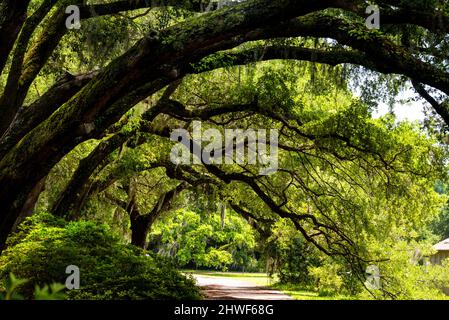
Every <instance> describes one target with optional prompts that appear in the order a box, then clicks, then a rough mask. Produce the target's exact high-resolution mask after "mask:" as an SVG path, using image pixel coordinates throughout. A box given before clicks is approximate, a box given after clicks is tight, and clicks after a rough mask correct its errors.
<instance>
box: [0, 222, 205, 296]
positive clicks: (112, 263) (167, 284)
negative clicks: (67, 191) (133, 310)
mask: <svg viewBox="0 0 449 320" xmlns="http://www.w3.org/2000/svg"><path fill="white" fill-rule="evenodd" d="M10 241H11V246H10V247H9V248H8V250H6V251H5V252H4V253H3V254H2V256H1V258H0V278H1V279H4V280H7V279H8V276H9V274H10V273H12V274H14V275H15V277H18V278H21V279H26V280H27V281H26V282H25V283H23V284H21V285H20V290H19V292H20V293H22V294H24V295H25V296H28V297H29V296H32V295H33V294H34V289H35V286H36V285H39V286H44V285H48V284H52V283H54V282H58V283H65V280H66V278H67V277H68V275H67V274H66V273H65V271H66V268H67V266H69V265H75V266H77V267H79V269H80V280H81V289H80V290H72V291H68V292H67V295H68V298H69V299H196V298H199V293H198V289H196V287H195V286H194V282H193V281H192V280H190V279H188V278H186V277H184V276H183V275H181V274H180V273H179V272H178V271H176V270H175V269H174V267H173V266H172V265H170V264H169V263H167V262H164V261H163V260H162V259H160V258H157V257H151V256H148V255H146V254H144V252H143V251H142V250H140V249H138V248H136V247H133V246H129V245H125V244H123V243H122V241H121V240H120V239H119V238H117V237H116V236H115V235H113V234H112V233H111V231H110V230H109V229H108V228H107V227H106V226H105V225H97V224H95V223H93V222H84V221H80V222H71V223H67V222H64V221H63V220H61V219H57V218H54V217H52V216H51V215H49V214H42V215H35V216H33V217H32V218H30V219H28V220H27V221H25V222H24V223H23V224H22V225H21V229H20V232H19V233H17V234H16V235H14V237H12V238H10Z"/></svg>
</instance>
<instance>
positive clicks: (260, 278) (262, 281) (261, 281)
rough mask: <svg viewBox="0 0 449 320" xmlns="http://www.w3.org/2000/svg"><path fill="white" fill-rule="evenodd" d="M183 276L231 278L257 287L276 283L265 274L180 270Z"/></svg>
mask: <svg viewBox="0 0 449 320" xmlns="http://www.w3.org/2000/svg"><path fill="white" fill-rule="evenodd" d="M182 272H183V273H185V274H198V275H202V276H208V277H218V278H233V279H238V280H241V281H248V282H251V283H255V284H257V285H259V286H271V285H273V284H274V283H276V281H277V278H276V277H274V278H270V277H269V276H268V275H267V274H266V273H249V272H218V271H202V270H182Z"/></svg>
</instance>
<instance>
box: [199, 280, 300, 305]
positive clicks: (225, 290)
mask: <svg viewBox="0 0 449 320" xmlns="http://www.w3.org/2000/svg"><path fill="white" fill-rule="evenodd" d="M193 277H194V278H195V279H196V282H197V284H198V286H200V287H201V289H202V290H203V294H204V295H205V298H206V300H293V298H292V297H290V296H288V295H285V294H283V293H282V292H280V291H277V290H272V289H270V288H267V287H261V286H259V285H256V284H254V283H251V282H249V281H241V280H237V279H230V278H226V277H215V276H212V277H209V276H203V275H193Z"/></svg>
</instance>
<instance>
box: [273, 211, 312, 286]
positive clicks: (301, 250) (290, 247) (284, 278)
mask: <svg viewBox="0 0 449 320" xmlns="http://www.w3.org/2000/svg"><path fill="white" fill-rule="evenodd" d="M265 252H266V254H267V256H268V257H269V258H270V260H269V261H271V263H270V264H269V265H270V270H269V272H270V273H272V274H274V273H276V274H277V275H278V277H279V282H280V283H282V284H287V283H290V284H297V285H301V286H303V287H304V288H307V287H309V286H310V285H311V284H312V280H313V279H312V277H311V276H310V275H309V272H308V268H309V267H312V266H319V265H320V264H321V258H320V253H319V252H318V250H317V249H316V247H314V246H313V245H312V244H311V243H310V242H307V241H306V240H305V239H304V237H303V236H302V235H301V234H300V233H299V232H298V231H297V230H296V229H295V228H294V227H293V226H292V224H291V222H289V221H288V220H286V219H281V220H279V221H278V222H276V223H275V225H274V226H273V228H272V234H271V236H270V237H269V238H268V241H267V243H266V245H265Z"/></svg>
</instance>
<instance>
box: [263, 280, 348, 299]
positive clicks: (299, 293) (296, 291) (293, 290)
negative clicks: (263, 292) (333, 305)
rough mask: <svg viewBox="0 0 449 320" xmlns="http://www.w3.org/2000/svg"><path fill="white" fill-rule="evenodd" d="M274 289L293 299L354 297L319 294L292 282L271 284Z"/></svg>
mask: <svg viewBox="0 0 449 320" xmlns="http://www.w3.org/2000/svg"><path fill="white" fill-rule="evenodd" d="M271 287H272V288H274V289H277V290H279V291H282V292H283V293H285V294H287V295H289V296H290V297H293V298H294V299H295V300H354V299H355V297H350V296H342V295H336V296H320V295H319V293H318V292H315V291H310V290H308V289H304V288H303V287H301V286H298V285H294V284H279V283H277V284H275V285H273V286H271Z"/></svg>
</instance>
